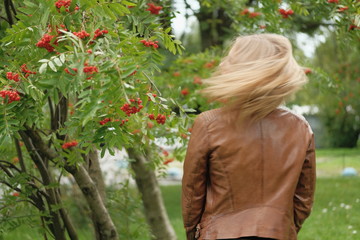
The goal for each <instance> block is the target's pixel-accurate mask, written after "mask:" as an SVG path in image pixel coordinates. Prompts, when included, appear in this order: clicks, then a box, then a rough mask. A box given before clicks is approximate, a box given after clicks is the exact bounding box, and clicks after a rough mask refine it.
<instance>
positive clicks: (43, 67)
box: [39, 63, 47, 74]
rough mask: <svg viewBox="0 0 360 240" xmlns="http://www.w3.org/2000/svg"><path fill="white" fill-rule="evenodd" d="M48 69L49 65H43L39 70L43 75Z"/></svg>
mask: <svg viewBox="0 0 360 240" xmlns="http://www.w3.org/2000/svg"><path fill="white" fill-rule="evenodd" d="M46 68H47V63H43V64H41V66H40V68H39V73H40V74H42V73H44V72H46Z"/></svg>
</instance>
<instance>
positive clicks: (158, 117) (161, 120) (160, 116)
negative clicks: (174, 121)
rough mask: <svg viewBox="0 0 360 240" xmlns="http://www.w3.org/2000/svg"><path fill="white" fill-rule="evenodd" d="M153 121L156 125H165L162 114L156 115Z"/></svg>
mask: <svg viewBox="0 0 360 240" xmlns="http://www.w3.org/2000/svg"><path fill="white" fill-rule="evenodd" d="M155 120H156V122H157V123H158V124H165V122H166V116H165V115H162V114H158V115H157V117H156V119H155Z"/></svg>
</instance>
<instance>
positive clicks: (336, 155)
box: [316, 148, 360, 239]
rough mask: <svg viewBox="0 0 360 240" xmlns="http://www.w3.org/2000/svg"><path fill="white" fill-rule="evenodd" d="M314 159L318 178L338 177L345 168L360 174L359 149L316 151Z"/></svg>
mask: <svg viewBox="0 0 360 240" xmlns="http://www.w3.org/2000/svg"><path fill="white" fill-rule="evenodd" d="M316 158H317V159H316V164H317V173H318V176H320V177H322V176H326V177H334V176H339V175H341V172H342V170H343V169H344V168H345V167H353V168H355V169H356V170H357V172H358V173H360V148H354V149H344V148H340V149H319V150H316ZM359 239H360V238H359Z"/></svg>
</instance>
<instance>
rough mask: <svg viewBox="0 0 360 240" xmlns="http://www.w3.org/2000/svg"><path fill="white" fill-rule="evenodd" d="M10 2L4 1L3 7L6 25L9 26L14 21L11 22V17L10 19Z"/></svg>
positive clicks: (9, 0)
mask: <svg viewBox="0 0 360 240" xmlns="http://www.w3.org/2000/svg"><path fill="white" fill-rule="evenodd" d="M10 2H11V0H4V7H5V12H6V16H7V19H8V23H9V24H10V25H13V24H14V20H13V17H12V13H11V9H10V7H11V3H10Z"/></svg>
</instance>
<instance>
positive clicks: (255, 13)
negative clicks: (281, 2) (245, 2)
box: [240, 8, 261, 18]
mask: <svg viewBox="0 0 360 240" xmlns="http://www.w3.org/2000/svg"><path fill="white" fill-rule="evenodd" d="M240 14H241V15H247V16H248V17H249V18H255V17H257V16H259V15H261V13H260V12H250V10H249V9H247V8H245V9H244V10H243V11H242V12H241V13H240Z"/></svg>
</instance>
